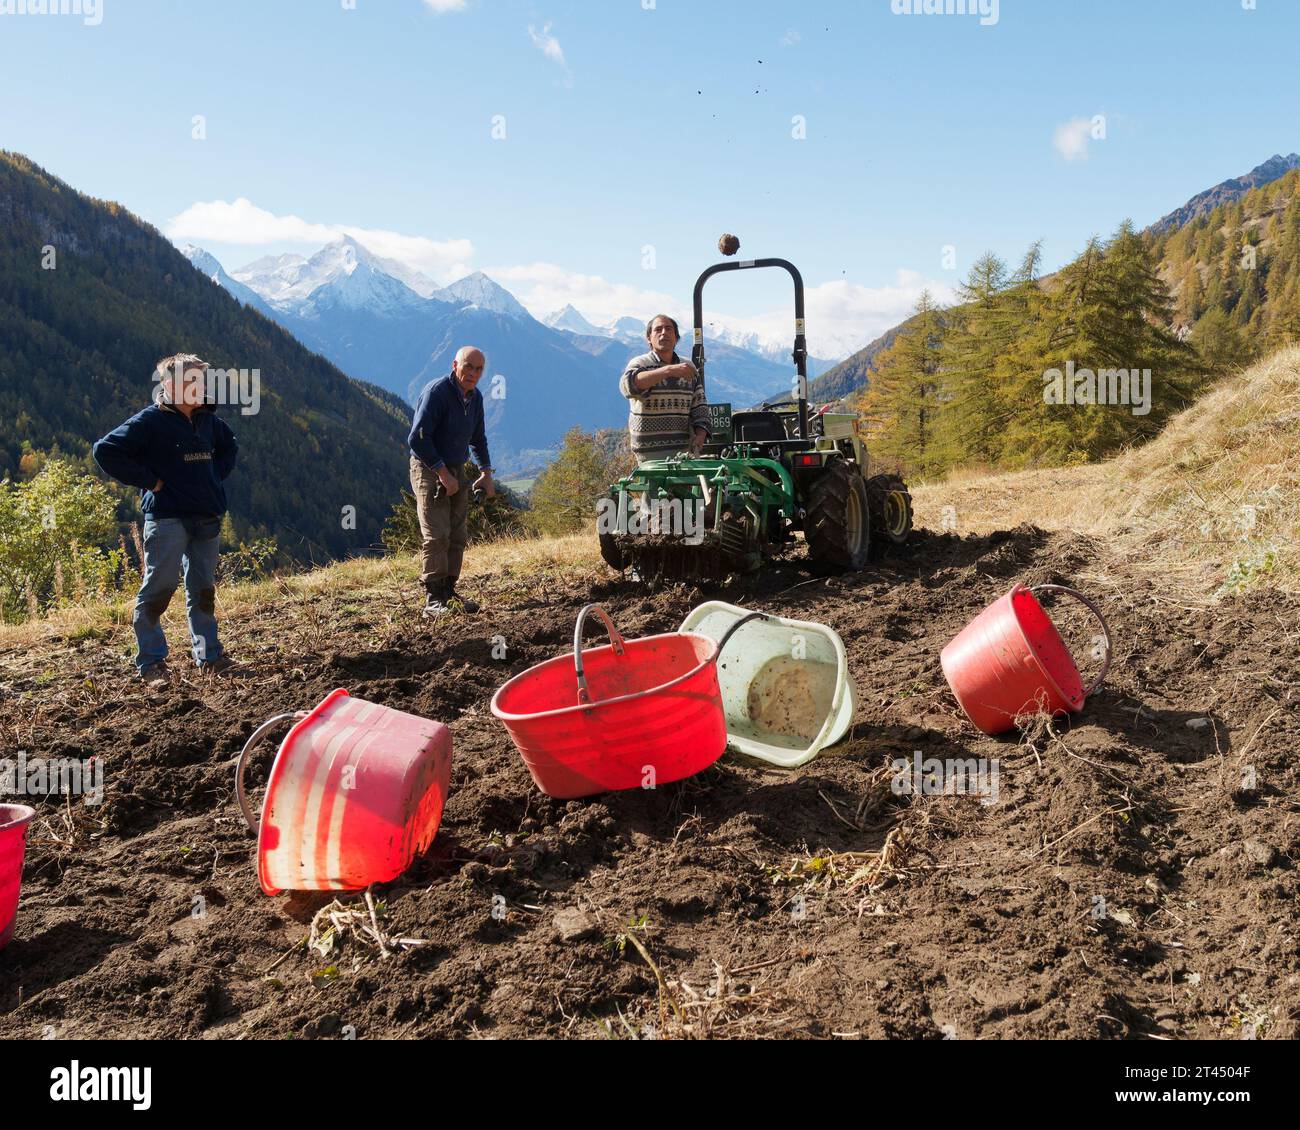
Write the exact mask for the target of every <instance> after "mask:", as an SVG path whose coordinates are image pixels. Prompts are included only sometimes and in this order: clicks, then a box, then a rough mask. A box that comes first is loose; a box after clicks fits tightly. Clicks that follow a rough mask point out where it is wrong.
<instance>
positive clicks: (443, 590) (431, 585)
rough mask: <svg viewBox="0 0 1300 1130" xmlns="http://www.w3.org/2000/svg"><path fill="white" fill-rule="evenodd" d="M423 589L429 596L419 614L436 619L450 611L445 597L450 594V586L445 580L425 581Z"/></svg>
mask: <svg viewBox="0 0 1300 1130" xmlns="http://www.w3.org/2000/svg"><path fill="white" fill-rule="evenodd" d="M424 589H425V592H427V593H428V594H429V598H428V599H427V600H426V601H425V602H424V611H423V612H421V613H420V615H421V616H424V617H426V618H427V619H430V620H436V619H438V617H439V616H445V615H446V614H447V613H448V612H450V611H451V609H450V608H448V607H447V598H448V596H449V595H450V589H451V586H450V585H449V584H448V583H447V582H446V580H441V581H432V580H431V581H425V582H424Z"/></svg>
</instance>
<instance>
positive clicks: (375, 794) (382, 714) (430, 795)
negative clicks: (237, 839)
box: [235, 690, 451, 895]
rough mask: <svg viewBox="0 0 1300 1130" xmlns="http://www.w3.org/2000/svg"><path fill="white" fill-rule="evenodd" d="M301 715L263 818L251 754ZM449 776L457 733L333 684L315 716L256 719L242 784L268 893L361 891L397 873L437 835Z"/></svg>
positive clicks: (243, 757)
mask: <svg viewBox="0 0 1300 1130" xmlns="http://www.w3.org/2000/svg"><path fill="white" fill-rule="evenodd" d="M288 718H294V719H297V724H296V725H295V726H294V727H293V729H292V730H290V731H289V733H288V735H287V736H286V737H285V739H284V741H283V742H282V743H281V745H280V751H279V753H278V754H276V758H275V763H274V764H273V765H272V766H271V775H270V777H269V778H268V779H267V785H266V796H265V798H264V799H263V801H262V816H261V820H260V821H259V820H258V819H257V818H256V817H255V816H254V815H253V810H252V808H251V806H250V805H249V802H248V797H247V795H246V794H245V791H244V765H245V762H246V761H247V759H248V754H249V752H250V751H251V750H252V749H253V747H254V746H255V745H256V744H257V743H258V742H259V741H261V740H262V739H263V738H264V737H265V736H266V734H267V733H268V732H269V731H270V730H272V729H273V728H274V727H275V726H276V725H278V724H279V723H281V722H283V721H284V720H285V719H288ZM450 780H451V731H450V730H448V729H447V727H446V726H444V725H442V723H440V722H433V721H430V720H429V719H427V718H420V717H418V716H416V715H414V714H404V713H402V712H401V711H399V710H391V709H389V708H388V707H386V706H380V705H379V704H378V703H374V702H367V701H365V700H364V699H360V698H352V697H351V696H349V694H348V692H347V691H345V690H336V691H334V692H333V693H332V694H330V695H329V696H328V697H327V698H326V699H325V700H324V701H323V702H322V703H321V704H320V705H319V706H317V707H316V709H314V710H312V711H310V712H308V713H305V714H303V713H299V714H281V715H278V716H277V717H275V718H271V719H269V720H268V721H266V722H264V723H263V724H262V725H261V726H259V727H258V728H257V729H256V730H255V731H254V732H253V734H252V736H251V737H250V738H249V739H248V742H247V743H246V744H245V746H244V749H243V751H242V752H241V753H240V755H239V765H238V767H237V769H236V780H235V791H236V794H237V796H238V799H239V806H240V808H241V809H242V810H243V813H244V819H245V820H246V821H247V823H248V826H249V828H250V829H251V830H252V831H253V832H254V834H256V835H257V872H258V878H259V879H260V880H261V883H262V890H264V891H265V892H266V893H267V894H268V895H276V894H279V893H280V892H281V891H359V890H362V889H363V888H365V887H368V886H370V884H371V883H386V882H388V881H389V880H391V879H396V878H397V876H398V875H400V874H401V873H402V872H403V871H405V870H406V869H407V867H409V866H410V865H411V862H412V861H413V860H414V859H415V858H416V856H418V855H420V854H421V853H422V852H424V851H425V850H426V849H427V848H428V847H429V845H430V844H431V843H432V842H433V838H434V836H435V835H436V834H437V831H438V824H439V822H440V821H441V820H442V810H443V805H444V804H445V803H446V800H447V789H448V786H449V784H450Z"/></svg>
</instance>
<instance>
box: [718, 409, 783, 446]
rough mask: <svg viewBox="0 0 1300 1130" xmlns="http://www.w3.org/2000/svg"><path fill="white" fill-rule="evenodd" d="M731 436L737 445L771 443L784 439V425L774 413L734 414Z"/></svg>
mask: <svg viewBox="0 0 1300 1130" xmlns="http://www.w3.org/2000/svg"><path fill="white" fill-rule="evenodd" d="M731 434H732V435H733V436H734V437H735V439H736V442H737V443H773V442H776V441H779V440H783V439H785V438H786V435H785V424H784V423H783V422H782V420H781V417H780V416H778V415H777V414H776V413H775V412H736V413H733V415H732V417H731Z"/></svg>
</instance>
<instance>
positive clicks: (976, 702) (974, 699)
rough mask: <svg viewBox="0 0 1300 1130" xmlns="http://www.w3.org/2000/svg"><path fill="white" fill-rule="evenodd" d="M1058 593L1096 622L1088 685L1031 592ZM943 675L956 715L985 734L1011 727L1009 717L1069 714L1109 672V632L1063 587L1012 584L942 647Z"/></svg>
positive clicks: (1074, 593)
mask: <svg viewBox="0 0 1300 1130" xmlns="http://www.w3.org/2000/svg"><path fill="white" fill-rule="evenodd" d="M1038 592H1059V593H1064V594H1065V595H1067V596H1072V597H1074V598H1075V599H1076V600H1079V601H1081V602H1082V603H1083V604H1084V605H1085V606H1086V607H1087V608H1088V609H1089V610H1090V611H1091V612H1092V614H1093V615H1094V616H1096V617H1097V619H1098V621H1099V622H1100V623H1101V634H1102V639H1103V640H1104V642H1105V657H1104V659H1103V661H1102V667H1101V673H1100V674H1098V676H1097V677H1096V679H1094V680H1093V682H1092V684H1091V685H1090V686H1088V687H1086V688H1085V687H1084V685H1083V678H1082V676H1080V674H1079V669H1078V667H1077V666H1075V662H1074V657H1073V656H1072V655H1071V654H1070V649H1069V648H1068V647H1066V645H1065V641H1064V640H1062V639H1061V635H1060V633H1059V632H1058V631H1057V630H1056V625H1055V624H1053V623H1052V618H1051V617H1050V616H1049V615H1048V614H1047V612H1046V611H1045V610H1044V609H1043V606H1042V605H1041V604H1039V603H1038V599H1037V598H1036V597H1035V595H1034V594H1035V593H1038ZM939 661H940V663H941V664H942V665H943V674H944V678H946V679H947V680H948V685H949V686H950V687H951V688H952V693H953V694H954V695H956V696H957V701H958V703H960V704H961V708H962V710H964V711H965V712H966V716H967V717H968V718H970V720H971V721H972V722H974V723H975V725H976V726H978V727H979V728H980V729H981V730H983V731H984V732H985V733H986V734H1001V733H1005V732H1006V731H1007V730H1010V729H1012V728H1014V727H1015V725H1016V719H1017V718H1022V717H1024V716H1026V715H1031V714H1038V713H1046V714H1051V715H1054V716H1055V715H1061V714H1069V713H1077V712H1078V711H1080V710H1082V709H1083V705H1084V703H1085V702H1086V701H1087V698H1088V696H1089V695H1090V694H1092V693H1093V692H1094V691H1096V689H1097V688H1098V687H1100V686H1101V684H1102V681H1103V680H1104V679H1105V678H1106V673H1107V672H1108V671H1109V670H1110V629H1109V628H1108V627H1107V626H1106V620H1105V618H1104V617H1103V616H1102V614H1101V610H1100V609H1099V608H1098V607H1097V606H1096V605H1095V604H1094V603H1093V602H1092V601H1091V600H1089V599H1088V598H1087V597H1086V596H1084V595H1083V594H1082V593H1080V592H1077V591H1075V590H1074V589H1071V588H1066V587H1065V586H1064V585H1035V586H1034V587H1033V588H1026V587H1025V586H1024V585H1016V586H1015V587H1014V588H1012V590H1011V591H1010V592H1009V593H1007V594H1006V595H1005V596H1003V597H1001V598H999V599H998V600H996V601H994V602H993V603H992V604H990V605H989V606H988V607H987V608H986V609H984V611H983V612H981V613H980V614H979V615H978V616H976V617H975V619H974V620H972V621H971V622H970V623H969V624H967V625H966V627H965V628H963V629H962V630H961V633H960V634H959V635H958V636H957V637H956V638H955V639H953V640H952V642H951V643H949V644H948V646H947V647H945V648H944V649H943V652H942V653H941V655H940V657H939Z"/></svg>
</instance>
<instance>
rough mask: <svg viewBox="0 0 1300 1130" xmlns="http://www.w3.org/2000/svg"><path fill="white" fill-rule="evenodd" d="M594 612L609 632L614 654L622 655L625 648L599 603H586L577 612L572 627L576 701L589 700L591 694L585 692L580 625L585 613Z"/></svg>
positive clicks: (612, 623)
mask: <svg viewBox="0 0 1300 1130" xmlns="http://www.w3.org/2000/svg"><path fill="white" fill-rule="evenodd" d="M589 612H594V613H595V614H596V615H597V616H599V617H600V618H601V620H602V621H603V622H604V624H605V630H606V631H607V632H609V642H610V643H611V644H612V645H613V647H614V654H615V655H622V654H623V653H624V651H625V650H626V647H627V645H626V643H625V642H624V640H623V637H622V636H621V635H620V634H619V631H618V629H617V628H616V627H614V621H613V620H611V619H610V618H609V613H608V612H606V611H605V610H604V609H603V608H602V607H601V606H600V605H599V604H588V605H587V606H586V607H585V608H584V609H583V610H582V611H581V612H579V613H578V623H577V624H576V625H575V627H574V629H573V670H574V672H575V673H576V674H577V676H578V701H579V702H590V701H591V696H590V695H589V694H588V693H587V676H586V674H585V673H584V672H583V669H582V625H583V624H585V623H586V622H587V613H589Z"/></svg>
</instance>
